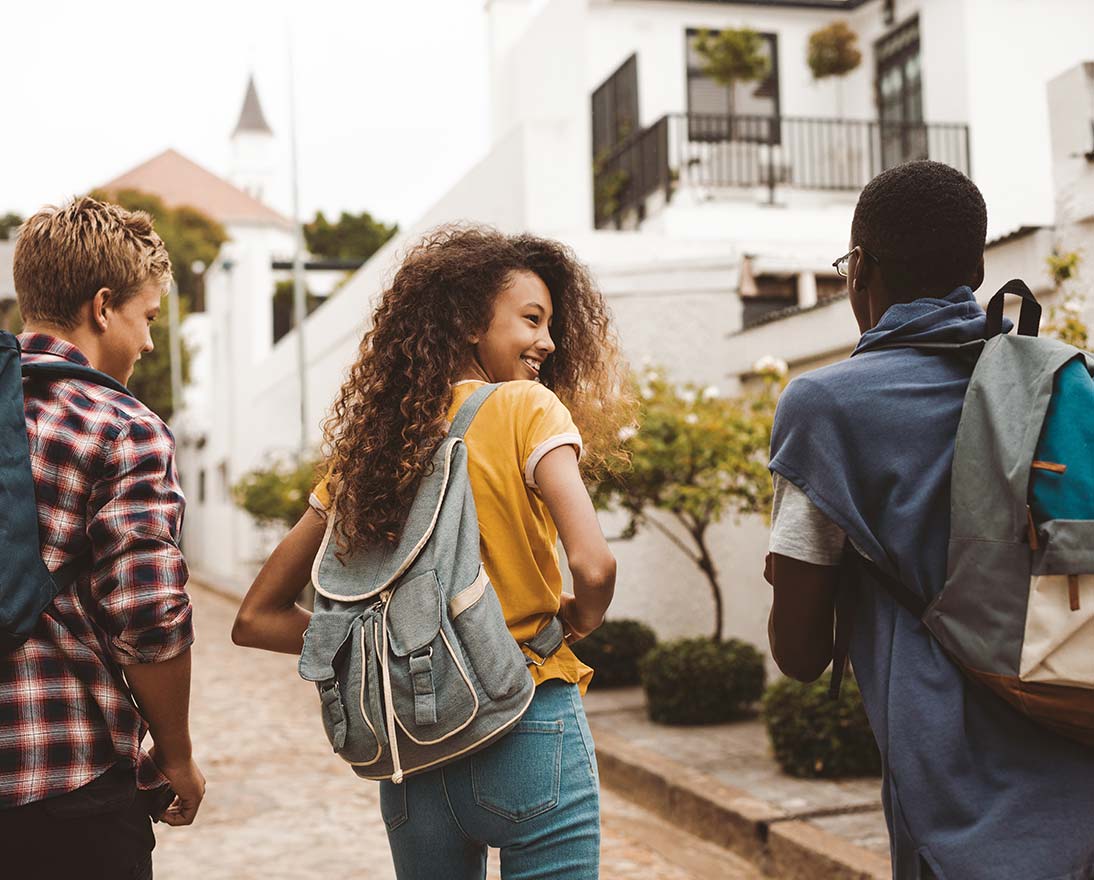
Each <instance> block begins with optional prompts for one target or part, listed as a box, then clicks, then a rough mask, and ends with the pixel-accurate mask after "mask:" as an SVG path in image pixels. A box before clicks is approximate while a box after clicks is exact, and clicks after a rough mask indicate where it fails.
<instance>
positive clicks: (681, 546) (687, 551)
mask: <svg viewBox="0 0 1094 880" xmlns="http://www.w3.org/2000/svg"><path fill="white" fill-rule="evenodd" d="M643 519H645V521H646V522H648V523H649V524H650V525H651V526H653V527H654V528H655V529H657V530H658V531H659V532H660V533H661V534H662V535H664V536H665V537H666V538H668V539H669V540H670V541H672V543H673V544H675V545H676V547H677V549H678V550H679V551H680V552H681V553H683V554H684V555H685V556H686V557H687V558H688V559H690V560H691V562H692V564H693V565H697V566H699V565H700V560H699V557H698V556H696V555H695V553H694V552H693V551H692V549H691V548H690V547H688V545H687V544H685V543H684V542H683V541H681V540H680V539H679V538H678V537H677V536H676V535H674V534H673V533H672V532H671V531H670V530H669V528H668V526H666V525H665V524H664V523H660V522H658V521H657V520H655V519H654V518H653V517H652V516H650V515H649V514H648V513H647V514H645V516H644V517H643ZM700 567H701V566H700Z"/></svg>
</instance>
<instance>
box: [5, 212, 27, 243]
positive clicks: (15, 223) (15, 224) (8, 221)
mask: <svg viewBox="0 0 1094 880" xmlns="http://www.w3.org/2000/svg"><path fill="white" fill-rule="evenodd" d="M22 225H23V218H22V217H21V216H20V215H19V214H16V213H15V212H14V211H8V213H6V214H3V215H0V241H9V240H11V238H12V237H13V235H14V233H15V230H16V229H18V228H19V227H20V226H22Z"/></svg>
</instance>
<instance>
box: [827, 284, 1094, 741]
mask: <svg viewBox="0 0 1094 880" xmlns="http://www.w3.org/2000/svg"><path fill="white" fill-rule="evenodd" d="M1010 293H1013V294H1017V295H1019V296H1021V297H1022V299H1023V303H1022V312H1021V315H1020V317H1019V322H1018V333H1017V335H1005V334H1003V333H1002V332H1001V331H1002V322H1003V297H1004V296H1005V295H1006V294H1010ZM987 313H988V317H987V332H986V334H985V335H986V339H985V340H983V341H980V342H972V343H963V344H956V345H942V344H930V343H925V344H920V345H916V344H914V343H907V344H903V345H904V346H906V347H911V348H919V349H925V350H933V352H934V353H935V354H937V355H938V356H940V357H945V356H952V357H969V358H970V359H973V360H975V362H976V366H975V368H974V370H973V373H972V378H971V380H970V382H969V386H968V390H967V391H966V392H965V402H964V406H963V408H962V411H961V420H960V423H959V425H958V429H957V440H956V445H955V448H954V458H953V472H952V476H951V482H950V489H951V492H950V494H951V500H950V541H949V553H948V559H947V574H946V582H945V585H944V586H943V588H942V592H940V593H939V594H938V595H937V596H935V597H934V599H933V600H932V601H930V602H926V601H924V600H923V598H922V597H921V596H919V594H918V593H916V592H914V591H912V590H911V589H910V588H908V587H907V586H905V585H904V584H903V583H902V582H901V581H899V580H897V579H896V578H894V577H892V575H891V574H890V573H889V572H888V571H885V570H883V569H882V568H881V567H880V566H878V565H875V564H874V563H872V562H870V561H869V560H864V559H863V558H861V557H859V556H858V554H857V553H856V552H854V550H853V548H850V547H848V550H847V552H845V554H844V563H843V564H844V565H845V566H849V567H850V569H851V570H850V571H846V570H845V572H844V575H843V577H842V582H843V584H844V585H850V592H847V591H846V590H841V596H840V598H839V607H838V608H837V624H836V646H835V664H834V666H833V675H832V690H833V693H837V692H838V690H839V679H840V676H841V675H842V672H843V667H844V663H845V661H846V655H847V646H848V643H849V640H850V625H849V622H850V620H851V617H852V614H853V607H852V606H853V602H854V589H855V585H856V584H857V583H858V582H859V580H860V578H859V577H858V575H859V574H861V573H862V572H865V573H868V574H869V575H870V580H871V581H872V582H873V584H875V585H876V586H878V587H880V588H882V589H884V590H886V591H887V592H888V593H889V594H890V595H891V596H892V597H893V598H894V599H896V601H897V602H899V603H900V604H901V605H902V606H904V608H906V609H907V610H908V611H910V612H911V613H912V614H914V615H915V616H916V617H917V618H919V619H920V620H921V621H922V622H923V625H924V626H925V627H926V629H927V631H928V632H929V633H930V634H931V635H932V636H933V637H934V638H935V639H936V640H937V641H938V642H939V644H941V645H942V647H943V648H944V649H945V650H946V653H947V654H948V655H949V656H950V658H951V659H953V660H954V662H955V663H956V664H957V665H958V667H959V668H960V669H961V670H962V672H964V673H965V675H967V676H968V677H969V678H970V679H972V680H973V681H975V682H978V683H979V684H981V685H984V686H985V687H987V688H989V689H990V690H991V691H993V692H994V693H996V694H997V695H999V696H1000V697H1001V698H1003V699H1004V700H1006V701H1007V702H1008V703H1010V704H1011V705H1012V706H1013V707H1014V708H1015V709H1017V710H1018V711H1019V712H1021V713H1023V714H1024V715H1026V716H1028V717H1029V718H1031V719H1032V720H1034V721H1036V722H1037V723H1039V724H1041V725H1043V726H1045V727H1048V728H1050V729H1052V730H1055V731H1056V732H1057V733H1060V734H1063V735H1064V736H1067V737H1069V738H1071V739H1074V740H1076V741H1078V742H1080V743H1084V744H1087V745H1091V746H1094V357H1092V356H1091V355H1090V354H1088V353H1086V352H1083V351H1080V350H1079V349H1077V348H1075V347H1073V346H1071V345H1066V344H1064V343H1063V342H1059V341H1057V340H1054V339H1039V338H1037V330H1038V326H1039V321H1040V315H1041V307H1040V305H1038V303H1037V301H1036V299H1035V298H1034V296H1033V294H1032V292H1030V290H1029V288H1028V287H1027V286H1026V285H1025V284H1024V283H1022V282H1021V281H1017V280H1015V281H1011V282H1009V283H1008V284H1006V285H1004V286H1003V288H1002V289H1001V290H1000V291H999V292H998V293H997V294H996V295H995V296H994V297H993V299H992V300H991V302H990V303H989V305H988V309H987ZM856 570H857V571H856Z"/></svg>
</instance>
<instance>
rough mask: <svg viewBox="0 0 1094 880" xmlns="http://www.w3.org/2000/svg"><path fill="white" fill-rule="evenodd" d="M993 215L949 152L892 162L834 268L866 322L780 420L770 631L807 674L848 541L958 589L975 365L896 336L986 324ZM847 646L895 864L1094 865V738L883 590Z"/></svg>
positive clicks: (907, 577) (927, 588)
mask: <svg viewBox="0 0 1094 880" xmlns="http://www.w3.org/2000/svg"><path fill="white" fill-rule="evenodd" d="M986 228H987V213H986V209H985V205H984V200H983V197H982V196H981V194H980V192H979V190H978V189H977V188H976V186H975V185H974V184H973V183H972V181H970V180H969V179H968V178H966V177H965V176H964V175H962V174H961V173H960V172H958V171H955V170H954V169H952V168H950V167H948V166H946V165H941V164H939V163H935V162H927V161H924V162H912V163H908V164H906V165H901V166H898V167H897V168H893V169H891V170H889V171H886V172H884V173H883V174H881V175H879V176H878V177H876V178H875V179H874V180H873V181H871V182H870V184H869V185H868V186H867V187H866V188H865V189H864V190H863V192H862V195H861V197H860V198H859V202H858V205H857V206H856V208H855V214H854V219H853V221H852V225H851V242H850V244H851V250H850V252H849V253H848V254H846V255H844V256H843V257H841V258H840V259H839V260H837V261H836V262H835V263H834V265H835V266H836V268H837V270H838V271H839V272H840V274H841V275H844V276H846V278H847V292H848V296H849V298H850V301H851V308H852V310H853V311H854V314H855V318H856V320H857V322H858V325H859V329H860V330H861V331H862V337H861V339H860V340H859V343H858V345H857V346H856V348H855V350H854V352H853V353H852V356H851V357H850V358H849V359H848V360H846V361H843V362H841V363H838V364H833V365H831V366H828V367H824V368H822V369H820V370H816V371H814V372H811V373H808V374H805V375H803V376H800V377H798V378H797V379H795V380H794V381H793V382H791V384H790V385H789V386H788V387H787V389H786V391H785V392H784V394H783V397H782V399H781V400H780V402H779V407H778V411H777V413H776V416H775V425H774V429H773V432H772V441H771V465H770V466H771V470H772V474H773V479H774V487H775V500H774V508H773V511H772V528H771V539H770V547H769V549H770V553H769V555H768V558H767V565H766V570H765V577H766V578H767V579H768V581H769V582H770V583H771V584H772V586H773V587H774V601H773V605H772V610H771V618H770V622H769V634H770V641H771V650H772V654H773V656H774V658H775V660H776V662H777V663H778V665H779V667H780V669H782V670H783V672H785V673H786V674H787V675H790V676H792V677H793V678H796V679H799V680H801V681H812V680H813V679H815V678H817V677H818V676H819V675H820V674H821V673H822V672H823V671H824V669H825V668H826V667H827V666H828V664H829V663H830V662H831V660H832V655H833V618H834V605H835V598H836V593H837V589H838V587H839V585H840V576H839V568H838V566H839V562H840V558H841V556H842V554H843V551H844V546H845V543H847V542H850V544H851V545H852V547H853V548H854V549H855V550H856V551H857V552H858V553H860V554H862V555H863V556H865V557H867V558H869V559H871V560H873V561H874V562H878V563H882V564H886V563H887V564H888V565H889V566H891V567H892V568H893V569H895V573H897V574H898V575H899V577H900V579H901V581H902V582H903V583H904V584H905V585H907V587H909V588H910V589H912V590H914V591H915V592H917V593H918V594H919V595H920V596H921V597H923V598H925V599H927V600H929V599H931V598H932V597H934V596H935V595H937V594H938V593H939V592H940V591H941V589H942V586H943V583H944V581H945V577H946V558H947V545H948V540H949V523H950V469H951V465H952V461H953V453H954V441H955V437H956V434H957V426H958V421H959V419H960V416H961V409H962V404H963V400H964V394H965V389H966V387H967V386H968V382H969V378H970V377H971V374H972V369H973V363H972V361H971V359H968V358H965V357H962V356H959V355H954V354H949V353H939V352H937V351H921V350H916V349H911V348H901V347H896V348H893V347H891V346H894V345H895V346H899V345H900V344H901V343H908V342H913V341H914V342H917V343H928V342H929V343H947V344H952V343H963V342H968V341H971V340H974V339H979V338H982V337H983V334H984V329H985V326H984V325H985V320H986V319H985V315H984V312H983V310H982V309H981V308H980V306H979V305H978V304H977V302H976V299H975V298H974V296H973V291H974V290H976V289H977V288H978V287H979V286H980V284H981V282H982V281H983V278H984V243H985V233H986ZM850 656H851V661H852V664H853V666H854V670H855V675H856V678H857V680H858V683H859V686H860V688H861V690H862V695H863V700H864V703H865V706H866V711H867V714H868V716H869V718H870V724H871V727H872V728H873V730H874V735H875V737H876V738H877V742H878V746H879V748H880V750H881V755H882V761H883V772H884V777H883V780H882V800H883V803H884V806H885V816H886V820H887V823H888V826H889V836H890V849H891V854H892V865H893V876H894V877H895V878H897V880H923V878H938V880H1088V878H1094V750H1092V749H1089V748H1086V747H1084V746H1081V745H1079V744H1077V743H1074V742H1072V741H1070V740H1067V739H1064V738H1062V737H1060V736H1058V735H1056V734H1054V733H1052V732H1049V731H1047V730H1045V729H1044V728H1041V727H1038V726H1036V725H1034V723H1033V722H1031V721H1029V720H1028V719H1027V718H1025V717H1024V716H1022V715H1020V714H1019V713H1017V712H1016V711H1014V710H1012V709H1011V708H1010V707H1009V706H1007V705H1006V704H1005V703H1004V702H1003V701H1002V700H1000V699H999V698H998V697H996V696H994V695H992V694H990V693H988V692H987V691H986V690H982V689H980V688H979V687H977V686H976V685H974V684H972V683H971V682H969V681H967V680H966V679H965V678H964V677H963V675H962V673H961V672H959V671H958V669H957V667H955V666H954V665H953V663H952V662H951V661H950V660H949V659H948V658H947V657H946V656H945V654H944V653H943V651H942V649H941V647H940V646H939V645H938V644H937V643H936V642H934V641H933V640H932V638H931V637H930V635H929V634H928V633H927V631H926V629H925V628H924V627H923V626H922V625H921V624H920V623H919V621H918V620H917V619H915V617H914V616H913V615H911V614H910V613H909V612H908V611H906V610H904V609H903V608H902V607H900V606H898V605H897V604H896V602H895V601H894V600H893V599H892V598H891V597H890V596H889V595H888V594H887V593H885V592H884V591H883V590H871V589H862V590H859V591H858V597H857V605H856V608H855V615H854V628H853V633H852V641H851V645H850Z"/></svg>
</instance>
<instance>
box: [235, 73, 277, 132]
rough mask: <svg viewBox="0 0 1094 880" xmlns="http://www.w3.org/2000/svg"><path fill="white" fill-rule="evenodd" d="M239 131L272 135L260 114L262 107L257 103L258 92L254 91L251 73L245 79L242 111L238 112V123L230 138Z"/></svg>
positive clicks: (253, 80)
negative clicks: (245, 92) (245, 90)
mask: <svg viewBox="0 0 1094 880" xmlns="http://www.w3.org/2000/svg"><path fill="white" fill-rule="evenodd" d="M241 131H252V132H256V133H258V134H273V129H271V128H270V124H269V123H268V122H267V121H266V117H265V115H264V114H263V113H262V105H261V104H260V103H259V102H258V91H257V90H256V89H255V78H254V74H253V73H252V74H251V75H250V76H249V77H248V79H247V94H246V95H245V96H244V98H243V109H242V110H241V111H240V112H239V122H237V123H236V127H235V131H233V132H232V137H235V136H236V135H237V134H239V133H240V132H241Z"/></svg>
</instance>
